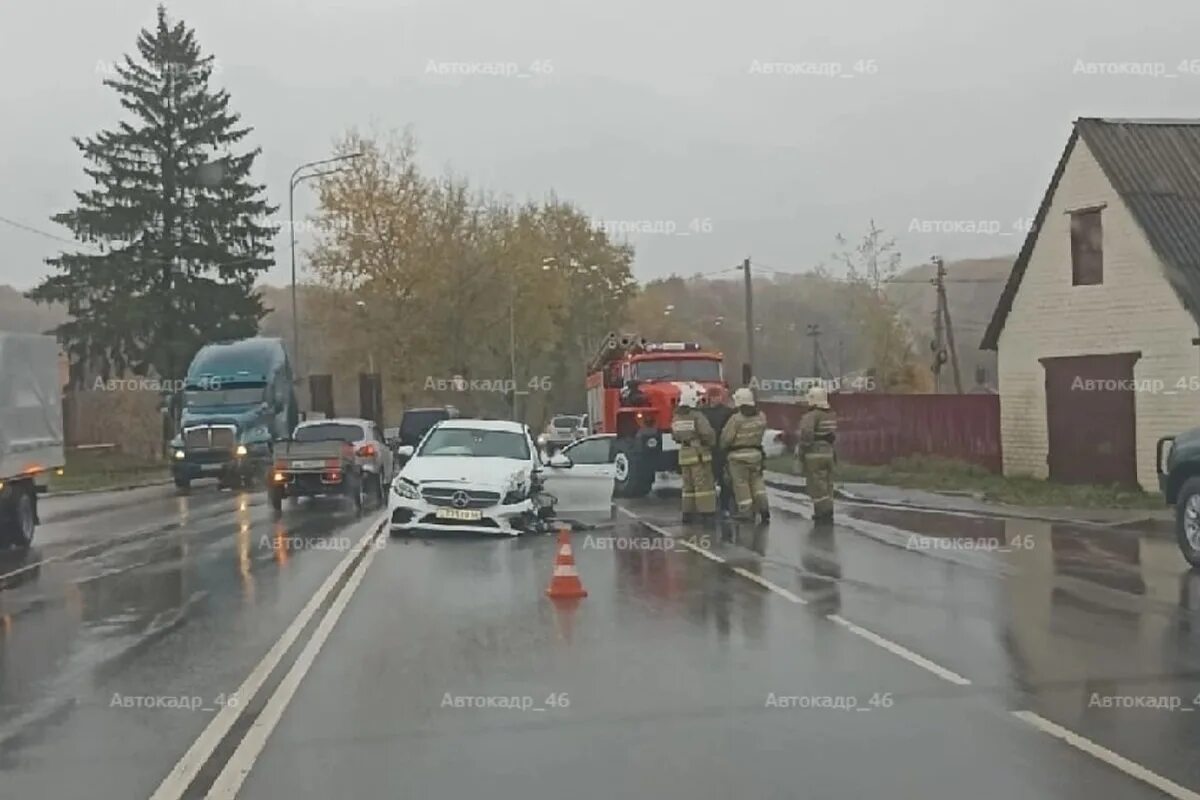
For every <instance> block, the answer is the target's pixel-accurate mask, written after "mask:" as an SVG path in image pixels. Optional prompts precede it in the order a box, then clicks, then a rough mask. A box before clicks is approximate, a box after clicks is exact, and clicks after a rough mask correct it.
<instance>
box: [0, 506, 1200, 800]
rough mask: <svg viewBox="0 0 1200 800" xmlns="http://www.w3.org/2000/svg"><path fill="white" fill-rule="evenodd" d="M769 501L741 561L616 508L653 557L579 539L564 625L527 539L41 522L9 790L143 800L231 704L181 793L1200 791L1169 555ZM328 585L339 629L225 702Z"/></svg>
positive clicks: (1186, 602)
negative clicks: (826, 513) (340, 573)
mask: <svg viewBox="0 0 1200 800" xmlns="http://www.w3.org/2000/svg"><path fill="white" fill-rule="evenodd" d="M117 503H119V505H117ZM773 503H774V504H775V507H776V511H775V517H774V519H773V520H772V522H771V524H770V525H769V527H767V528H765V529H764V528H753V527H746V528H742V529H737V530H730V531H728V532H727V534H728V536H729V538H730V539H731V541H722V536H721V534H720V533H719V532H708V531H705V530H703V529H700V528H683V527H681V526H679V525H678V524H677V523H676V522H675V518H676V514H675V513H674V510H673V508H672V505H673V501H672V500H671V499H669V498H668V499H656V498H649V499H646V500H644V501H637V502H632V503H629V504H627V505H628V507H629V509H630V510H631V511H632V512H633V514H636V515H637V516H638V517H639V518H640V519H641V520H644V521H647V522H649V523H650V524H651V525H653V526H654V528H657V530H655V529H653V528H650V527H646V526H645V525H643V524H642V523H641V522H639V521H638V520H635V519H634V518H632V517H631V516H629V515H628V514H626V513H624V512H622V513H618V514H616V515H615V517H614V519H613V520H611V521H609V522H607V523H602V526H601V527H599V528H597V529H595V530H590V531H579V532H576V533H575V534H574V535H573V537H572V541H573V544H574V551H575V557H576V559H577V561H578V564H579V570H580V572H581V574H582V576H583V581H584V585H585V587H586V588H587V590H588V592H589V596H588V597H587V598H586V599H584V600H582V601H579V602H578V603H576V604H574V605H573V606H562V605H556V604H554V603H552V602H551V601H549V600H547V599H546V598H545V597H544V596H543V590H544V588H545V586H546V583H547V581H548V579H549V575H550V572H551V568H552V564H553V560H554V555H555V542H554V541H553V539H551V538H547V537H531V538H524V539H520V540H508V539H505V540H486V539H485V540H481V539H471V540H448V539H437V540H389V539H387V538H386V536H385V537H382V538H380V539H379V540H378V546H367V547H366V548H365V549H363V550H362V551H361V553H362V554H363V555H362V557H361V560H354V552H355V551H354V549H353V548H352V545H353V543H356V542H359V541H360V537H362V536H363V535H365V534H367V533H368V531H369V529H370V528H371V525H372V519H371V517H375V518H377V517H378V514H372V513H370V512H369V513H368V517H367V518H364V519H363V520H356V519H355V518H353V517H352V516H351V515H350V514H348V513H346V512H342V511H339V510H338V509H334V508H305V507H300V508H289V509H285V512H284V514H283V516H282V517H281V518H280V519H275V518H274V516H273V515H272V514H271V512H270V511H269V509H267V508H266V506H265V498H264V497H263V495H261V494H232V493H228V492H223V493H218V492H216V491H215V490H207V489H199V490H197V491H195V492H194V493H193V494H192V495H191V496H189V497H184V498H177V497H175V496H174V493H173V490H168V489H165V488H156V489H147V490H139V491H138V492H136V493H132V494H130V495H127V496H108V497H107V498H104V497H100V498H87V499H85V498H73V499H71V500H69V501H68V500H62V501H57V502H56V503H54V504H48V505H47V507H46V510H47V514H46V516H47V524H46V525H45V526H44V527H43V528H41V529H40V530H39V532H38V539H37V543H38V547H37V548H35V550H34V551H33V552H31V553H30V554H28V555H27V556H26V557H24V558H23V559H22V558H8V559H3V558H0V576H5V577H0V797H2V798H8V797H14V798H17V797H21V798H25V797H54V798H64V799H67V798H77V797H78V798H84V797H87V798H137V797H149V796H151V795H152V794H153V793H154V792H155V790H156V789H157V788H159V786H160V784H161V783H162V782H163V781H164V778H166V777H167V776H168V773H170V772H171V770H172V768H173V767H176V766H177V764H178V763H179V762H180V759H181V757H182V756H183V755H184V753H185V752H186V751H188V749H189V747H192V746H193V744H194V743H195V742H196V741H197V739H198V737H200V738H201V739H203V737H202V733H203V732H204V731H205V729H206V727H209V726H211V725H212V724H213V723H214V720H215V719H216V718H217V717H218V716H219V715H220V714H221V713H222V712H221V709H220V705H221V704H222V703H229V702H233V703H236V704H237V707H236V708H234V709H232V710H231V711H230V712H226V716H227V717H228V718H230V719H232V720H234V725H233V728H232V730H231V731H230V733H229V734H228V735H226V736H224V737H223V738H220V739H219V741H217V742H215V743H214V744H215V745H216V746H215V748H212V750H211V752H209V751H205V752H204V758H203V759H202V761H203V763H201V764H199V765H198V767H199V768H198V770H197V773H196V778H195V780H194V782H191V784H190V787H183V786H180V787H173V788H177V789H179V792H178V794H177V796H186V797H199V796H203V795H204V793H205V792H206V791H208V790H209V789H210V788H213V787H217V788H220V787H234V788H240V791H239V793H238V795H237V796H240V797H248V798H272V799H274V798H295V797H320V798H328V797H337V796H341V797H415V798H434V799H435V800H436V799H437V798H453V799H455V800H457V798H464V797H472V796H479V795H484V794H486V795H490V796H497V797H525V798H528V797H535V798H536V797H561V796H571V797H581V798H591V797H595V798H615V797H638V798H645V797H653V798H677V797H678V798H718V797H719V798H724V797H734V796H739V797H755V798H775V797H778V798H785V797H786V798H794V797H802V798H841V797H845V798H862V797H875V796H888V797H922V798H954V800H958V798H962V797H972V798H993V797H994V798H1006V800H1009V799H1011V798H1013V797H1031V798H1033V797H1036V798H1097V797H1102V798H1142V797H1146V798H1149V797H1164V796H1171V794H1170V792H1174V793H1175V796H1181V797H1188V796H1191V795H1188V794H1186V792H1187V791H1188V790H1191V791H1200V756H1197V754H1196V749H1195V742H1197V741H1200V721H1198V718H1200V714H1196V713H1195V712H1193V711H1191V710H1190V709H1192V708H1195V707H1196V701H1198V700H1200V698H1198V697H1197V696H1198V695H1200V680H1198V678H1200V668H1198V665H1200V645H1198V644H1197V641H1198V639H1197V637H1198V636H1200V628H1198V629H1197V630H1195V631H1193V626H1194V625H1195V624H1196V621H1197V620H1200V617H1197V614H1198V613H1200V577H1197V576H1193V575H1192V574H1191V573H1189V572H1188V571H1187V570H1185V569H1184V566H1185V564H1184V562H1183V561H1182V559H1181V558H1180V557H1179V556H1178V553H1177V550H1176V549H1175V547H1174V545H1173V543H1171V542H1169V541H1166V540H1162V539H1156V538H1147V537H1144V536H1139V535H1138V534H1136V533H1133V532H1127V531H1117V530H1112V529H1104V528H1096V527H1081V526H1070V525H1058V524H1053V525H1052V524H1049V523H1040V522H1031V521H1003V520H996V519H981V518H971V517H964V516H957V515H947V514H932V513H919V512H911V511H899V510H893V509H882V508H870V507H864V506H843V507H841V508H840V509H839V511H840V512H841V514H842V515H841V517H840V519H839V522H838V524H837V525H836V526H834V527H832V528H825V527H817V528H814V526H813V525H812V523H811V522H810V521H809V520H808V519H807V517H808V507H807V505H806V504H805V503H803V502H802V501H798V500H797V499H795V498H794V497H791V496H788V495H785V494H782V493H778V492H776V493H774V494H773ZM663 533H666V534H668V535H670V536H671V537H672V538H671V539H670V540H669V541H668V540H664V539H663V538H662V534H663ZM918 537H919V538H918ZM685 542H686V544H685ZM988 547H1000V548H1001V550H1002V551H984V550H982V549H981V548H988ZM693 548H699V549H703V550H706V551H709V552H708V555H707V556H706V555H705V554H703V553H698V552H696V551H695V550H694V549H693ZM39 562H41V563H40V566H39ZM340 565H348V566H347V569H348V572H347V574H348V575H349V576H350V577H349V578H348V581H347V582H346V583H345V586H344V588H343V586H342V584H338V586H337V590H335V591H334V592H333V593H331V595H330V599H331V600H332V598H333V597H337V598H338V600H337V602H334V603H332V606H333V607H332V608H330V603H329V602H327V603H324V604H323V605H322V606H321V607H320V609H318V610H317V613H316V614H315V615H314V616H313V617H312V622H311V623H309V624H307V625H306V626H305V627H304V628H303V632H302V633H301V634H300V635H299V637H298V639H297V641H296V643H295V644H294V645H293V646H292V647H290V648H289V649H287V651H286V655H284V656H283V658H282V660H281V663H280V664H279V666H278V667H276V668H275V669H273V670H272V671H271V672H270V675H269V677H267V678H266V680H265V682H264V684H263V687H262V689H261V690H260V691H259V692H257V693H256V694H255V695H254V696H251V697H239V696H237V694H238V689H239V686H241V685H242V683H243V681H245V680H246V679H247V676H248V675H251V674H252V673H253V672H254V671H255V668H256V665H258V664H259V662H260V659H262V658H263V657H264V654H267V653H268V651H270V650H271V648H272V646H273V645H275V644H276V642H277V641H278V640H279V639H280V637H281V635H283V634H284V632H285V630H287V629H288V627H289V625H290V624H291V623H292V621H293V620H294V619H296V617H297V615H299V614H301V611H302V609H303V608H304V607H305V605H306V604H307V603H309V601H310V599H311V598H312V597H313V596H314V594H318V593H319V588H320V587H322V585H323V584H324V583H325V582H326V580H327V578H329V576H330V575H332V574H335V572H336V571H337V570H338V568H339V566H340ZM355 565H357V566H355ZM13 573H15V574H13ZM339 591H340V594H339ZM339 604H344V609H343V608H340V607H339ZM327 609H328V610H327ZM339 614H340V616H339ZM325 636H327V637H328V638H324V637H325ZM318 645H319V649H318ZM310 657H311V658H310ZM292 691H294V694H292V693H291V692H292ZM180 697H186V698H193V697H194V698H199V699H200V702H201V703H202V706H201V707H197V708H177V707H167V706H168V705H170V703H169V702H168V701H173V700H174V699H175V698H180ZM513 698H521V700H520V701H515V702H514V701H513ZM1169 698H1175V699H1176V700H1174V701H1172V700H1169ZM514 704H515V705H524V706H525V707H524V708H512V707H508V706H511V705H514ZM1172 706H1174V708H1172ZM1067 731H1069V732H1071V734H1074V735H1075V736H1078V737H1082V738H1077V739H1073V740H1072V741H1073V744H1069V743H1067V742H1065V741H1062V740H1061V739H1059V738H1055V736H1054V735H1052V733H1053V732H1058V733H1059V734H1062V735H1068V736H1069V735H1071V734H1068V733H1066V732H1067ZM239 743H240V744H241V747H239ZM252 744H253V746H251V745H252ZM259 745H261V747H260V746H259ZM1122 759H1125V760H1122ZM1131 772H1132V773H1134V775H1136V776H1137V777H1134V776H1131V775H1130V774H1129V773H1131ZM234 777H236V778H237V780H232V778H234ZM242 780H244V783H243V782H241V781H242ZM1156 784H1157V786H1158V787H1159V788H1155V785H1156ZM1185 787H1186V788H1185ZM1164 790H1165V791H1164ZM1181 792H1184V793H1181ZM160 796H161V795H160Z"/></svg>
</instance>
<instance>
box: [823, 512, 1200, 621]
mask: <svg viewBox="0 0 1200 800" xmlns="http://www.w3.org/2000/svg"><path fill="white" fill-rule="evenodd" d="M845 513H846V515H847V516H848V517H850V518H852V519H859V520H864V521H867V522H872V523H878V524H883V525H888V526H890V527H892V528H896V529H898V530H901V531H904V532H911V533H912V534H913V535H915V536H920V537H924V538H926V539H929V540H933V544H932V545H931V549H932V548H938V549H941V548H945V549H963V550H966V549H975V550H977V551H978V550H981V549H982V550H987V549H997V550H998V552H996V553H995V557H996V558H1000V559H1004V560H1005V561H1006V563H1008V564H1010V565H1012V566H1014V567H1016V568H1017V569H1018V574H1020V573H1027V572H1030V571H1037V572H1043V571H1045V570H1047V569H1048V570H1050V572H1051V573H1052V574H1054V575H1057V576H1062V577H1067V578H1072V579H1077V580H1079V581H1083V582H1086V583H1089V584H1093V585H1095V586H1097V587H1101V588H1103V589H1106V590H1112V591H1116V592H1120V593H1122V594H1125V595H1129V596H1131V597H1135V598H1152V599H1156V600H1159V601H1166V602H1175V601H1176V600H1172V599H1171V598H1175V599H1177V598H1179V596H1180V593H1181V591H1184V589H1185V587H1188V586H1190V584H1191V582H1192V581H1191V580H1190V579H1189V578H1190V577H1191V573H1190V571H1189V568H1188V565H1187V562H1185V561H1184V560H1183V557H1182V556H1181V555H1180V553H1179V551H1178V549H1177V548H1176V546H1175V543H1174V542H1173V541H1171V540H1169V539H1167V538H1164V537H1162V536H1161V535H1157V534H1153V533H1148V532H1146V531H1144V530H1138V529H1131V528H1128V527H1124V528H1106V527H1100V526H1092V525H1081V524H1073V523H1069V522H1045V521H1040V520H1027V519H1001V518H994V517H978V516H970V515H964V514H958V513H954V512H938V511H926V510H917V509H900V508H884V507H879V506H853V507H850V508H848V509H846V512H845ZM1185 607H1186V606H1185Z"/></svg>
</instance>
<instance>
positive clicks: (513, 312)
mask: <svg viewBox="0 0 1200 800" xmlns="http://www.w3.org/2000/svg"><path fill="white" fill-rule="evenodd" d="M508 359H509V369H510V370H511V373H510V374H511V375H512V387H513V388H512V393H513V394H512V418H513V422H516V421H517V290H516V287H515V285H514V288H513V289H512V291H511V292H510V293H509V296H508Z"/></svg>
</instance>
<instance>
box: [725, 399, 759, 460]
mask: <svg viewBox="0 0 1200 800" xmlns="http://www.w3.org/2000/svg"><path fill="white" fill-rule="evenodd" d="M766 432H767V418H766V417H765V416H763V413H762V412H761V411H760V412H758V413H757V414H754V415H753V416H749V417H748V416H746V415H745V414H743V413H741V412H740V411H739V412H738V413H737V414H734V415H733V416H732V417H730V418H729V421H728V422H726V423H725V428H724V430H722V431H721V448H722V449H723V450H725V452H726V453H728V456H727V457H728V459H729V460H730V461H753V462H758V461H761V460H762V456H763V452H762V440H763V435H764V434H765V433H766Z"/></svg>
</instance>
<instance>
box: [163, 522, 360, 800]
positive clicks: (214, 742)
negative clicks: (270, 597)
mask: <svg viewBox="0 0 1200 800" xmlns="http://www.w3.org/2000/svg"><path fill="white" fill-rule="evenodd" d="M382 520H383V517H380V519H378V520H375V521H373V522H371V524H370V526H369V527H368V529H367V532H366V533H365V534H363V537H362V538H361V539H359V540H358V543H357V544H356V545H355V546H354V547H353V548H351V549H350V552H349V553H347V554H346V557H345V558H343V559H342V560H341V562H340V563H339V564H338V565H337V567H335V568H334V570H333V572H331V573H330V574H329V577H328V578H326V579H325V582H324V583H323V584H321V587H320V588H319V589H317V591H316V593H315V594H314V595H313V596H312V598H311V599H310V600H309V601H308V604H307V605H306V606H304V608H303V609H302V610H301V611H300V614H299V615H297V617H296V618H295V619H294V620H292V624H291V625H289V626H288V627H287V630H285V631H284V632H283V635H282V636H281V637H279V641H277V642H275V644H274V645H273V646H272V647H271V649H270V650H269V651H267V654H266V655H265V656H263V659H262V661H260V662H258V665H257V666H255V667H254V670H253V671H251V673H250V675H249V676H247V677H246V680H244V681H243V682H242V685H241V686H239V687H238V689H237V692H236V694H235V695H234V696H235V697H237V699H238V703H237V705H236V706H234V705H232V704H229V703H226V704H225V705H224V706H222V707H221V710H220V711H218V712H217V715H216V716H215V717H213V718H212V721H211V722H209V723H208V726H207V727H205V729H204V730H203V731H201V733H200V736H198V737H197V738H196V741H195V742H193V743H192V746H191V747H189V748H188V750H187V752H186V753H184V754H183V757H182V758H180V759H179V761H178V763H176V764H175V766H174V767H173V768H172V769H171V771H170V772H169V773H167V777H165V778H163V781H162V783H161V784H159V787H158V788H157V789H156V790H155V791H154V794H152V795H150V800H179V798H182V797H183V794H184V792H186V791H187V788H188V786H190V785H191V783H192V781H193V780H195V779H196V775H197V774H199V772H200V769H201V768H202V767H203V766H204V764H205V763H206V762H207V761H208V759H209V758H211V757H212V754H213V752H214V751H216V749H217V746H218V745H219V744H220V743H221V740H222V739H224V738H225V736H226V735H227V734H228V733H229V731H230V730H231V729H232V728H233V725H234V723H235V722H237V719H238V717H240V716H241V714H242V710H243V709H244V708H245V707H246V706H247V705H248V704H249V703H250V701H251V700H252V699H253V698H254V695H255V694H257V693H258V691H259V689H261V688H262V686H263V684H264V683H265V682H266V680H267V677H268V676H269V675H270V674H271V673H272V672H273V671H274V670H275V668H276V667H277V666H279V662H280V661H282V660H283V656H284V655H285V654H286V653H287V651H288V650H289V649H291V647H292V645H293V644H295V642H296V639H298V638H299V637H300V633H301V632H302V631H303V630H304V628H305V627H306V626H307V625H308V623H309V622H310V621H311V620H312V618H313V616H314V615H315V614H316V613H317V609H319V608H320V607H321V605H322V603H324V602H325V600H326V598H327V597H328V596H329V594H330V592H332V591H333V587H334V586H336V585H337V583H338V581H340V580H341V578H342V574H343V573H344V572H345V571H346V569H347V568H348V567H349V565H350V564H351V563H353V561H354V559H355V558H356V557H357V556H358V553H359V551H361V550H362V549H363V548H364V547H369V546H370V541H371V539H372V538H374V536H375V533H376V531H377V529H378V527H379V523H380V522H381V521H382ZM372 549H377V548H372Z"/></svg>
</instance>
